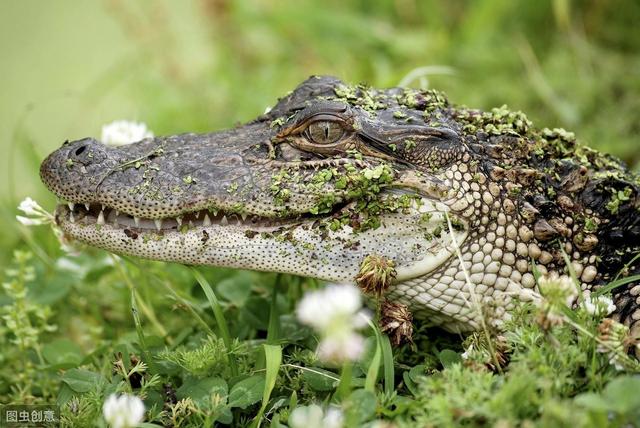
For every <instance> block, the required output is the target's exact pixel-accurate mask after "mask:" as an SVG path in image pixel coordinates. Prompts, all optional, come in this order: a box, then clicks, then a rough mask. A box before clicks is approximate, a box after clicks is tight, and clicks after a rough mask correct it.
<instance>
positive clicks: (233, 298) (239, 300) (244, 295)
mask: <svg viewBox="0 0 640 428" xmlns="http://www.w3.org/2000/svg"><path fill="white" fill-rule="evenodd" d="M253 281H254V275H253V274H252V273H250V272H238V273H237V274H236V275H234V276H232V277H231V278H227V279H224V280H222V281H220V282H219V283H218V285H217V287H216V290H217V291H218V293H219V294H220V296H221V297H222V298H223V299H225V300H227V301H229V302H230V303H232V304H233V305H234V306H237V307H242V306H244V304H245V303H246V301H247V299H248V298H249V295H250V294H251V285H252V284H253Z"/></svg>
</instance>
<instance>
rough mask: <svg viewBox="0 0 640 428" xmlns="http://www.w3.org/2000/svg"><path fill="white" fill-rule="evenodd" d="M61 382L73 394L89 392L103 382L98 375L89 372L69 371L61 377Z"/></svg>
mask: <svg viewBox="0 0 640 428" xmlns="http://www.w3.org/2000/svg"><path fill="white" fill-rule="evenodd" d="M61 380H62V382H64V383H66V384H67V385H69V388H71V389H73V390H74V391H75V392H89V391H91V390H93V389H95V387H96V385H98V384H100V383H102V381H103V380H104V379H103V378H102V376H101V375H100V374H98V373H94V372H90V371H89V370H82V369H70V370H67V371H66V372H65V374H63V375H62V378H61Z"/></svg>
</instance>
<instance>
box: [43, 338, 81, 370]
mask: <svg viewBox="0 0 640 428" xmlns="http://www.w3.org/2000/svg"><path fill="white" fill-rule="evenodd" d="M42 356H43V357H44V359H45V361H46V362H47V363H49V364H50V365H51V366H52V367H54V368H71V367H77V366H78V365H80V363H81V362H82V358H83V357H82V349H80V347H79V346H78V345H76V344H75V343H74V342H72V341H70V340H69V339H58V340H54V341H53V342H51V343H47V344H46V345H44V346H43V347H42Z"/></svg>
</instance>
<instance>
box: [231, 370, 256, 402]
mask: <svg viewBox="0 0 640 428" xmlns="http://www.w3.org/2000/svg"><path fill="white" fill-rule="evenodd" d="M264 385H265V381H264V376H262V375H253V376H251V377H248V378H246V379H244V380H241V381H240V382H238V383H236V384H235V385H233V387H232V388H231V392H229V407H231V408H233V407H240V408H241V409H245V408H247V407H248V406H250V405H252V404H255V403H257V402H258V401H260V398H262V392H263V390H264Z"/></svg>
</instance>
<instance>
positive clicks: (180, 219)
mask: <svg viewBox="0 0 640 428" xmlns="http://www.w3.org/2000/svg"><path fill="white" fill-rule="evenodd" d="M176 222H177V223H178V226H182V217H176Z"/></svg>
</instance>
